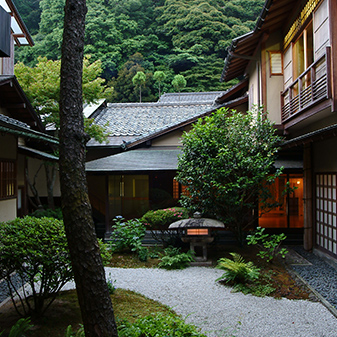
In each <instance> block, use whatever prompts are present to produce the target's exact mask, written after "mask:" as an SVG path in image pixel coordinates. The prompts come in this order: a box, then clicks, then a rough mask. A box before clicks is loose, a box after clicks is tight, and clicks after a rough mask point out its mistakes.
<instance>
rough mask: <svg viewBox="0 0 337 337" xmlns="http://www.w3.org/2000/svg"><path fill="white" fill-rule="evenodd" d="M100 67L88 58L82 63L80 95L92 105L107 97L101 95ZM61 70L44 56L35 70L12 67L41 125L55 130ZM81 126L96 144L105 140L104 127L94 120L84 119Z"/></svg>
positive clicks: (19, 63) (59, 62)
mask: <svg viewBox="0 0 337 337" xmlns="http://www.w3.org/2000/svg"><path fill="white" fill-rule="evenodd" d="M101 65H102V64H101V61H100V60H97V61H95V62H91V60H90V57H85V58H84V60H83V76H82V81H83V82H82V95H83V101H84V102H85V103H92V102H95V101H97V100H98V99H99V98H102V97H104V96H106V95H108V93H104V90H105V87H104V86H103V82H104V80H103V79H102V78H100V77H99V76H100V74H101V72H102V68H101ZM60 67H61V61H59V60H56V61H52V60H48V59H47V58H46V57H38V59H37V64H36V65H35V66H34V67H29V66H26V65H25V64H24V63H22V62H18V63H17V64H16V65H15V76H16V77H17V78H18V81H19V82H20V85H21V87H22V88H23V90H24V91H25V94H26V95H27V97H28V99H29V101H30V102H31V104H32V106H33V107H34V108H35V109H36V111H37V112H38V113H39V115H40V116H41V119H42V121H43V123H44V125H46V126H48V125H49V126H50V125H51V126H53V127H55V128H56V129H57V130H58V129H59V126H60V117H59V100H60ZM108 91H109V90H108ZM84 125H85V130H86V132H87V133H88V134H89V135H90V136H91V137H92V138H94V139H95V140H97V141H99V142H103V141H104V140H106V137H107V135H106V134H105V128H103V127H101V126H98V125H95V124H93V119H88V118H86V119H85V124H84Z"/></svg>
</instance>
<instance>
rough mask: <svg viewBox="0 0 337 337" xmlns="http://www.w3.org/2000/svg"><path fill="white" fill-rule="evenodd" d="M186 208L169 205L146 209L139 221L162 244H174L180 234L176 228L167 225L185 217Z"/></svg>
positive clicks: (186, 213) (186, 215) (186, 216)
mask: <svg viewBox="0 0 337 337" xmlns="http://www.w3.org/2000/svg"><path fill="white" fill-rule="evenodd" d="M187 218H188V212H187V209H185V208H182V207H171V208H165V209H157V210H150V211H147V212H146V213H145V214H144V215H143V217H142V218H141V221H142V222H143V223H144V224H145V225H146V226H147V229H148V230H150V232H151V235H152V237H153V238H154V239H155V240H157V241H159V242H161V243H162V244H163V245H164V246H168V245H174V244H176V243H177V241H178V240H179V242H180V235H179V233H178V232H177V231H176V230H172V229H168V227H169V225H170V224H171V223H173V222H175V221H178V220H182V219H187Z"/></svg>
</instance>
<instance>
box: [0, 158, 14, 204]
mask: <svg viewBox="0 0 337 337" xmlns="http://www.w3.org/2000/svg"><path fill="white" fill-rule="evenodd" d="M16 170H17V167H16V161H15V160H10V159H0V200H7V199H15V198H16V197H17V179H16Z"/></svg>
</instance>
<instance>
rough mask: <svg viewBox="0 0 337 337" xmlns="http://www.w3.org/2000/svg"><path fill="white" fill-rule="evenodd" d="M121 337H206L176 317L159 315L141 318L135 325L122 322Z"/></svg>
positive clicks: (119, 332) (120, 326)
mask: <svg viewBox="0 0 337 337" xmlns="http://www.w3.org/2000/svg"><path fill="white" fill-rule="evenodd" d="M118 336H119V337H143V336H146V337H167V336H181V337H206V335H204V334H202V333H201V332H200V331H199V329H197V328H196V327H195V326H194V325H191V324H187V323H186V322H185V321H184V320H183V319H181V318H178V317H176V316H174V315H172V314H171V315H163V314H157V315H155V316H153V315H150V316H146V317H144V318H139V319H137V320H136V321H135V323H133V324H131V323H129V322H122V323H121V324H120V325H119V326H118Z"/></svg>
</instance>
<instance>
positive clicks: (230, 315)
mask: <svg viewBox="0 0 337 337" xmlns="http://www.w3.org/2000/svg"><path fill="white" fill-rule="evenodd" d="M222 273H223V271H221V270H219V269H214V268H206V267H190V268H187V269H184V270H174V271H167V270H163V269H146V268H139V269H123V268H106V275H107V278H111V279H112V280H116V283H115V285H116V287H117V288H124V289H130V290H133V291H135V292H138V293H140V294H143V295H145V296H147V297H149V298H151V299H154V300H157V301H159V302H161V303H163V304H166V305H168V306H170V307H171V308H173V309H174V310H175V312H177V313H178V314H180V315H181V316H182V317H184V318H186V321H187V322H188V323H192V324H194V325H196V326H198V327H200V328H201V330H202V332H204V333H205V334H206V335H207V336H209V337H223V336H235V337H264V336H265V337H274V336H275V337H311V336H315V337H330V336H331V337H336V336H337V319H336V317H335V316H333V315H332V314H331V313H330V311H328V309H326V307H324V306H323V305H322V304H321V303H319V302H310V301H304V300H288V299H280V300H276V299H274V298H271V297H264V298H260V297H255V296H252V295H243V294H242V293H232V292H231V289H230V288H228V287H225V286H223V285H221V284H219V283H217V282H215V280H216V279H217V278H218V277H219V276H221V275H222ZM72 287H74V284H73V283H69V284H67V286H66V288H68V289H69V288H72Z"/></svg>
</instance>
